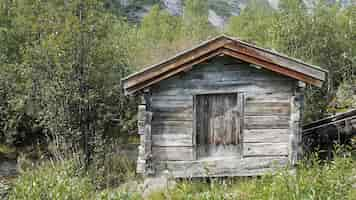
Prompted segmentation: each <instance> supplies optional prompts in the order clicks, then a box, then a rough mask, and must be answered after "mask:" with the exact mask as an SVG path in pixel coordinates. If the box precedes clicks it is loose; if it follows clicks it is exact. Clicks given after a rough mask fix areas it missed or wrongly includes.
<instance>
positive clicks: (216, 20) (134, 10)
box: [108, 0, 352, 27]
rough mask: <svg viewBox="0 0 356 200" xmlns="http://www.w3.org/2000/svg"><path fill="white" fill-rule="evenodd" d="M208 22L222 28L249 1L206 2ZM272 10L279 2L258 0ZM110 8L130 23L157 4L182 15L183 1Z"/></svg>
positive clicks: (139, 0)
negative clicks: (117, 11)
mask: <svg viewBox="0 0 356 200" xmlns="http://www.w3.org/2000/svg"><path fill="white" fill-rule="evenodd" d="M207 1H208V6H209V10H208V14H209V21H210V23H211V24H212V25H214V26H216V27H222V26H223V25H224V24H225V23H226V21H227V19H228V18H229V17H230V16H236V15H239V14H240V11H241V10H243V9H244V8H245V7H246V5H247V4H248V2H249V0H207ZM302 1H303V3H304V4H305V5H306V7H308V8H311V7H313V5H314V3H315V2H316V1H315V0H302ZM328 1H329V2H330V3H339V4H340V5H341V6H342V7H345V6H348V5H350V4H351V2H352V0H328ZM257 2H259V3H261V4H267V5H268V6H270V7H271V8H273V9H278V5H279V0H258V1H257ZM108 4H110V6H112V7H115V8H116V9H121V11H123V12H124V13H125V15H126V16H127V17H128V19H129V20H130V21H136V22H137V21H139V20H140V19H142V17H143V16H144V15H145V14H146V13H147V12H149V10H150V8H151V7H152V6H153V5H155V4H159V5H160V6H161V7H162V8H164V9H166V10H167V11H168V12H169V13H170V14H172V15H182V13H183V7H184V0H108Z"/></svg>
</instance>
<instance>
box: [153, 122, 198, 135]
mask: <svg viewBox="0 0 356 200" xmlns="http://www.w3.org/2000/svg"><path fill="white" fill-rule="evenodd" d="M192 133H193V122H192V121H153V122H152V135H159V134H192Z"/></svg>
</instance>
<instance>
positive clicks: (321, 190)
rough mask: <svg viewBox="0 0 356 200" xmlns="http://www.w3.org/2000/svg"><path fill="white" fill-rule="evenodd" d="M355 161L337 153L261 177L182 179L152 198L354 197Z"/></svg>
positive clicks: (263, 199)
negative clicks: (324, 160) (326, 159)
mask: <svg viewBox="0 0 356 200" xmlns="http://www.w3.org/2000/svg"><path fill="white" fill-rule="evenodd" d="M355 164H356V163H355V161H354V160H352V159H351V158H341V157H337V158H336V159H335V160H334V161H332V162H331V163H327V164H322V163H320V162H319V161H318V160H317V159H312V161H308V163H300V165H299V166H298V168H297V170H296V171H293V170H290V169H289V168H285V169H281V170H279V172H277V173H276V174H274V175H265V176H262V177H261V178H240V179H231V180H229V179H211V180H210V183H204V182H203V183H202V182H192V181H183V182H182V183H179V184H178V185H177V186H176V187H175V188H174V189H172V190H168V191H165V192H158V193H153V194H152V195H151V196H150V197H151V199H155V200H157V199H249V200H254V199H256V200H270V199H274V200H287V199H288V200H300V199H345V200H347V199H349V200H354V199H355V196H354V195H355V194H356V189H354V188H353V187H352V185H353V184H355V183H356V180H355V179H354V178H352V177H354V176H355V174H356V171H355V166H356V165H355Z"/></svg>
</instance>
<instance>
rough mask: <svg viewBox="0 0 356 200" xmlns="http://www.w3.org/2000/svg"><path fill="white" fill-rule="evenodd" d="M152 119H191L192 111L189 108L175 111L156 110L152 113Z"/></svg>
mask: <svg viewBox="0 0 356 200" xmlns="http://www.w3.org/2000/svg"><path fill="white" fill-rule="evenodd" d="M153 120H154V121H192V120H193V113H192V110H191V109H185V110H179V109H177V110H176V111H165V110H164V111H163V110H159V111H158V110H156V111H155V112H154V115H153Z"/></svg>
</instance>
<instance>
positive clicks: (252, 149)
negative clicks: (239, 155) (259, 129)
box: [243, 143, 288, 156]
mask: <svg viewBox="0 0 356 200" xmlns="http://www.w3.org/2000/svg"><path fill="white" fill-rule="evenodd" d="M286 155H288V143H243V156H286Z"/></svg>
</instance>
